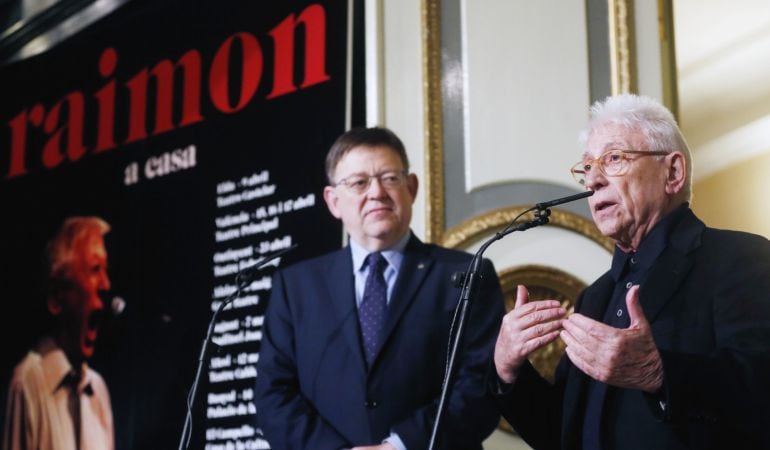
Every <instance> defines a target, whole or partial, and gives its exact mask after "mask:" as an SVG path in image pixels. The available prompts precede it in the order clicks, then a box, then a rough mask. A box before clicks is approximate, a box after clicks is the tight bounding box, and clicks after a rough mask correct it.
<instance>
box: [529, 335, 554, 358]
mask: <svg viewBox="0 0 770 450" xmlns="http://www.w3.org/2000/svg"><path fill="white" fill-rule="evenodd" d="M558 337H559V330H555V331H551V332H550V333H548V334H544V335H542V336H540V337H539V338H537V339H532V340H531V341H529V342H527V346H526V352H527V354H530V353H532V352H534V351H536V350H538V349H540V348H541V347H545V346H546V345H548V344H550V343H551V342H553V341H555V340H556V338H558Z"/></svg>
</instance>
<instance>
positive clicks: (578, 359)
mask: <svg viewBox="0 0 770 450" xmlns="http://www.w3.org/2000/svg"><path fill="white" fill-rule="evenodd" d="M564 352H565V353H566V354H567V357H568V358H569V360H570V361H572V364H574V365H575V367H577V368H578V369H579V370H580V371H582V372H583V373H585V374H586V375H588V376H589V377H591V378H593V379H594V380H596V379H598V377H597V372H596V371H595V370H594V367H593V365H592V364H591V363H589V362H588V361H586V360H585V359H583V357H582V355H581V354H580V353H579V352H578V351H577V350H576V349H575V348H574V347H569V346H568V347H567V348H566V349H565V350H564Z"/></svg>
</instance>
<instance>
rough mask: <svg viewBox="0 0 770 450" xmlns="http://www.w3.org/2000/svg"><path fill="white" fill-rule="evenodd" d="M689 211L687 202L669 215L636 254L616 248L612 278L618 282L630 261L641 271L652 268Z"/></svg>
mask: <svg viewBox="0 0 770 450" xmlns="http://www.w3.org/2000/svg"><path fill="white" fill-rule="evenodd" d="M689 209H690V205H689V203H687V202H685V203H683V204H682V205H680V206H678V207H676V208H675V209H674V210H673V211H671V212H670V213H668V214H667V215H666V216H665V217H664V218H663V219H661V220H660V221H659V222H658V223H656V224H655V226H654V227H652V230H650V232H649V233H648V234H647V236H645V237H644V239H642V243H641V244H640V245H639V248H638V249H637V250H636V251H635V252H628V253H626V252H624V251H623V250H621V249H620V247H618V246H615V253H614V255H613V256H612V267H611V268H610V274H611V275H612V278H613V279H614V280H615V281H616V282H617V281H618V280H619V279H620V277H622V276H623V272H624V268H625V266H626V264H627V262H628V261H629V260H631V262H632V263H633V264H635V265H637V266H636V267H638V268H639V269H642V270H648V269H649V268H651V267H652V265H653V263H654V262H655V260H656V259H657V258H658V256H659V255H660V254H661V253H662V252H663V249H665V248H666V245H667V244H668V236H669V234H671V231H672V230H673V229H674V227H675V226H676V224H678V223H679V221H680V220H682V218H683V217H684V215H685V212H686V211H688V210H689Z"/></svg>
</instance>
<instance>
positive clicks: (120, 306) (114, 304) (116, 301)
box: [110, 295, 126, 317]
mask: <svg viewBox="0 0 770 450" xmlns="http://www.w3.org/2000/svg"><path fill="white" fill-rule="evenodd" d="M125 310H126V301H125V300H123V297H121V296H119V295H117V296H115V297H112V300H111V301H110V313H112V315H113V317H118V316H119V315H121V314H123V311H125Z"/></svg>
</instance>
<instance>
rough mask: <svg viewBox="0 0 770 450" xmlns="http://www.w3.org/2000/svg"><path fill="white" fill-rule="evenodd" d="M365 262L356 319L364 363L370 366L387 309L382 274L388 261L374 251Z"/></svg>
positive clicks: (385, 290)
mask: <svg viewBox="0 0 770 450" xmlns="http://www.w3.org/2000/svg"><path fill="white" fill-rule="evenodd" d="M366 264H367V265H368V266H369V274H368V275H367V276H366V283H365V284H364V295H363V297H362V299H361V305H360V306H359V308H358V320H359V321H360V323H361V337H362V338H363V344H364V355H365V356H366V363H367V365H368V366H369V367H371V365H372V362H373V361H374V355H375V354H376V352H377V346H378V345H379V343H380V334H381V332H382V326H383V324H384V323H385V313H386V311H387V295H388V286H387V284H385V276H384V275H383V274H384V272H385V268H386V267H387V266H388V262H387V261H386V260H385V258H383V257H382V255H381V254H380V253H376V252H375V253H370V254H369V255H368V256H367V257H366Z"/></svg>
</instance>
